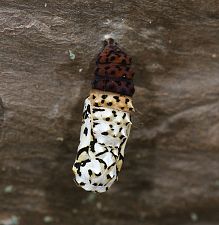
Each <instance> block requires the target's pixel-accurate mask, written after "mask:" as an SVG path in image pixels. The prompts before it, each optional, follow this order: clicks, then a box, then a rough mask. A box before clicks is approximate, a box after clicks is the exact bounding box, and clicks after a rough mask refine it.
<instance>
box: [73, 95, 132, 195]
mask: <svg viewBox="0 0 219 225" xmlns="http://www.w3.org/2000/svg"><path fill="white" fill-rule="evenodd" d="M131 124H132V123H131V119H130V114H129V113H128V112H123V111H120V110H115V109H112V108H105V107H95V106H92V104H91V102H90V100H89V98H87V99H86V100H85V104H84V110H83V119H82V127H81V134H80V144H79V146H78V152H77V156H76V160H75V163H74V165H73V168H72V170H73V172H74V174H75V181H76V183H77V184H78V185H80V186H81V187H82V188H83V189H85V190H87V191H94V192H105V191H107V190H108V189H109V187H110V186H111V185H112V184H113V183H114V181H116V180H117V179H118V173H119V171H120V170H121V167H122V163H123V159H124V149H125V145H126V142H127V139H128V137H129V133H130V128H131Z"/></svg>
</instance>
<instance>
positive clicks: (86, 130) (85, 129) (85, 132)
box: [84, 127, 88, 136]
mask: <svg viewBox="0 0 219 225" xmlns="http://www.w3.org/2000/svg"><path fill="white" fill-rule="evenodd" d="M87 132H88V129H87V127H85V128H84V134H85V135H86V136H87Z"/></svg>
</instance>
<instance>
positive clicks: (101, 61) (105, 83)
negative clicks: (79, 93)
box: [92, 38, 135, 96]
mask: <svg viewBox="0 0 219 225" xmlns="http://www.w3.org/2000/svg"><path fill="white" fill-rule="evenodd" d="M131 61H132V60H131V57H129V56H128V55H127V54H126V53H125V52H124V51H122V50H121V49H120V48H119V47H118V45H117V43H116V42H114V40H113V39H112V38H109V39H108V40H105V41H104V47H103V49H102V51H101V52H100V53H99V54H98V56H97V61H96V69H95V78H94V80H93V82H92V88H93V89H98V90H102V91H110V92H115V93H118V94H121V95H127V96H132V95H133V94H134V92H135V88H134V83H133V76H134V72H133V70H132V69H131Z"/></svg>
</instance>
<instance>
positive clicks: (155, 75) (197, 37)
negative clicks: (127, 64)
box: [0, 0, 219, 225]
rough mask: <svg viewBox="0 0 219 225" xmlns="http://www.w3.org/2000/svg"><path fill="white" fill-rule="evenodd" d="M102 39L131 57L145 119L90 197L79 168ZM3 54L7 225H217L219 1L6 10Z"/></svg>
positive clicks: (0, 162)
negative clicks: (119, 165) (101, 188)
mask: <svg viewBox="0 0 219 225" xmlns="http://www.w3.org/2000/svg"><path fill="white" fill-rule="evenodd" d="M105 35H112V36H113V38H115V39H116V41H118V42H119V43H120V45H121V46H123V47H124V48H125V49H127V52H128V53H129V54H130V55H131V56H133V65H135V68H134V69H135V72H136V75H135V85H136V93H135V96H134V103H135V108H136V110H137V112H136V113H135V115H134V116H133V125H134V126H133V129H132V132H131V136H130V139H129V141H128V143H127V148H126V155H125V163H124V167H123V171H122V172H121V174H120V181H119V182H117V183H116V184H115V185H114V186H113V187H112V189H111V190H110V191H109V192H107V193H106V194H103V195H98V194H97V195H93V194H90V193H87V192H85V191H83V190H81V189H79V188H77V187H76V186H75V184H74V183H73V180H72V178H73V177H72V172H71V166H72V163H73V160H74V158H75V155H76V148H77V145H78V143H79V131H80V126H81V119H80V118H81V112H82V108H83V101H84V99H85V97H86V96H87V95H88V92H89V88H90V81H91V78H92V76H93V71H94V68H95V64H94V59H95V57H96V54H97V52H98V51H99V50H100V48H101V47H100V41H101V40H103V38H104V36H105ZM0 49H1V51H0V81H1V82H0V98H1V99H2V102H1V103H0V121H1V122H0V133H1V143H0V148H1V151H0V166H1V170H0V191H1V194H0V201H1V205H0V224H3V225H5V224H18V223H19V224H22V225H23V224H24V225H26V224H32V225H38V224H43V223H49V222H51V223H52V224H61V225H70V224H77V225H80V224H81V225H84V224H91V225H94V224H95V225H98V224H102V225H111V224H119V225H124V224H125V225H138V224H148V225H172V224H173V225H176V224H177V225H190V224H193V223H195V224H198V225H218V223H219V214H218V209H219V174H218V171H219V163H218V161H219V152H218V148H219V116H218V115H219V101H218V96H219V88H218V86H219V74H218V72H219V2H218V0H208V1H203V0H195V1H192V0H175V1H169V0H158V1H155V0H143V1H137V0H130V1H125V0H121V1H108V0H100V1H93V0H86V1H79V0H75V1H71V0H63V1H57V0H48V1H36V0H29V1H26V0H19V1H16V0H7V1H6V0H2V1H1V2H0ZM69 50H71V51H72V52H73V53H74V54H75V55H76V58H75V60H74V61H71V60H70V59H69ZM81 69H82V70H81ZM2 121H3V123H2Z"/></svg>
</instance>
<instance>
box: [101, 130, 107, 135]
mask: <svg viewBox="0 0 219 225" xmlns="http://www.w3.org/2000/svg"><path fill="white" fill-rule="evenodd" d="M101 134H102V135H108V134H109V133H108V132H107V131H104V132H102V133H101Z"/></svg>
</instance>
